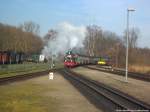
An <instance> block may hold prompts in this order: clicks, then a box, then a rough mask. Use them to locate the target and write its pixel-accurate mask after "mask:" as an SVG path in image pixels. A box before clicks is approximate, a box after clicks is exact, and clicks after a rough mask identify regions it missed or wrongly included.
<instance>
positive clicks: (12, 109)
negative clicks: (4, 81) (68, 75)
mask: <svg viewBox="0 0 150 112" xmlns="http://www.w3.org/2000/svg"><path fill="white" fill-rule="evenodd" d="M0 93H1V95H0V110H1V111H3V112H101V111H100V110H99V109H97V108H96V107H95V106H94V105H92V104H91V103H90V102H89V101H88V100H87V99H86V98H85V97H84V96H82V95H81V94H80V92H78V91H77V90H76V88H75V87H74V86H72V85H71V84H70V83H69V82H68V81H67V80H66V79H64V78H63V77H62V76H61V75H60V74H58V73H54V79H53V80H49V77H48V75H47V76H42V77H38V78H34V79H30V80H26V81H22V82H16V83H11V84H9V85H3V86H0Z"/></svg>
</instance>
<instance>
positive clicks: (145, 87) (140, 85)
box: [72, 67, 150, 104]
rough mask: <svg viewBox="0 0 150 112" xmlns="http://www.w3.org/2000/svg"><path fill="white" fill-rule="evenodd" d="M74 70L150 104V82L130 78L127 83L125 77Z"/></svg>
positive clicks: (81, 68)
mask: <svg viewBox="0 0 150 112" xmlns="http://www.w3.org/2000/svg"><path fill="white" fill-rule="evenodd" d="M72 70H73V71H75V72H77V73H80V74H84V75H85V76H87V77H90V78H91V79H93V80H97V81H99V82H102V83H104V84H107V85H109V86H111V87H114V88H116V89H119V90H121V91H123V92H124V93H127V94H129V95H131V96H133V97H135V98H138V99H140V100H141V101H144V102H146V103H148V104H150V82H145V81H141V80H136V79H133V78H128V82H125V81H124V79H125V78H124V77H123V76H118V75H113V74H111V73H104V72H100V71H96V70H90V69H87V68H83V67H78V68H74V69H72Z"/></svg>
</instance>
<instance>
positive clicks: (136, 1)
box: [0, 0, 150, 48]
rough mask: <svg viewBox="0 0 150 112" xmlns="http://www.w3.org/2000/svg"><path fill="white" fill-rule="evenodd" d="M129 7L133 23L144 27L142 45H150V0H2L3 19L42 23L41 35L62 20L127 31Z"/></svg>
mask: <svg viewBox="0 0 150 112" xmlns="http://www.w3.org/2000/svg"><path fill="white" fill-rule="evenodd" d="M127 7H133V8H135V9H136V11H135V12H132V13H130V27H138V28H139V29H140V38H139V40H138V45H139V46H140V47H149V48H150V0H0V22H1V23H6V24H10V25H15V26H18V25H19V24H21V23H23V22H24V21H34V22H36V23H38V24H39V25H40V27H41V28H40V31H41V33H40V34H41V36H43V35H45V34H46V33H47V32H48V30H49V29H50V28H53V27H54V26H56V25H57V24H59V23H61V22H69V23H71V24H74V25H85V26H86V25H89V24H96V25H99V26H101V27H102V28H103V29H105V30H110V31H112V32H115V33H117V34H118V35H123V31H124V30H125V28H126V15H127V14H126V13H127V11H126V10H127Z"/></svg>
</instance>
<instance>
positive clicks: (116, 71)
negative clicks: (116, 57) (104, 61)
mask: <svg viewBox="0 0 150 112" xmlns="http://www.w3.org/2000/svg"><path fill="white" fill-rule="evenodd" d="M84 67H85V68H88V69H91V70H97V71H102V72H107V73H112V74H115V75H121V76H125V71H124V70H120V69H116V68H115V69H113V70H112V69H110V68H105V67H100V66H98V67H97V68H95V67H89V66H84ZM128 76H129V77H131V78H134V79H138V80H143V81H147V82H150V75H146V74H140V73H134V72H128Z"/></svg>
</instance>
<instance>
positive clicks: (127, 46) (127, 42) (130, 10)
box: [125, 8, 135, 82]
mask: <svg viewBox="0 0 150 112" xmlns="http://www.w3.org/2000/svg"><path fill="white" fill-rule="evenodd" d="M133 11H135V9H133V8H128V9H127V31H126V36H127V38H126V39H127V40H126V73H125V81H126V82H127V81H128V51H129V50H128V49H129V13H130V12H133Z"/></svg>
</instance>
